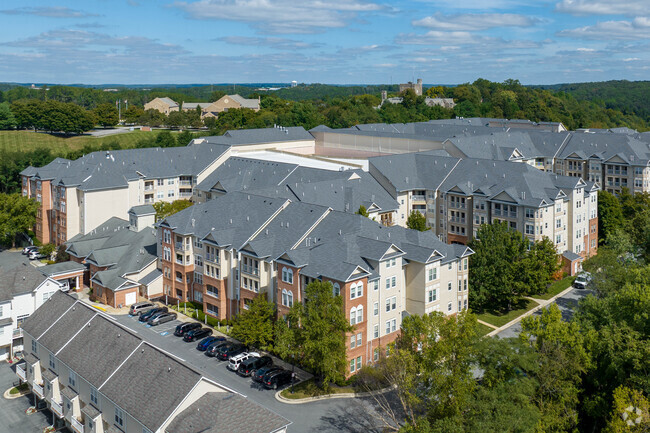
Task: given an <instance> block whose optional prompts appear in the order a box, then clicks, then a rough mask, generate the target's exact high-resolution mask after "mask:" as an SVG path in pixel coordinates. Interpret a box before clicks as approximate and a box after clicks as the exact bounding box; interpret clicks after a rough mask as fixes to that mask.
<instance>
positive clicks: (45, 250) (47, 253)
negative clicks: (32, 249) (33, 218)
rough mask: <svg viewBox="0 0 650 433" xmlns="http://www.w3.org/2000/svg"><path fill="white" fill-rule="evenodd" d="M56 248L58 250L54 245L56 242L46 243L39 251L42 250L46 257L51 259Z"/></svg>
mask: <svg viewBox="0 0 650 433" xmlns="http://www.w3.org/2000/svg"><path fill="white" fill-rule="evenodd" d="M54 250H56V245H54V244H45V245H43V246H42V247H41V248H40V249H39V250H38V252H40V253H41V254H43V255H44V256H45V257H47V258H48V259H49V258H50V256H52V253H53V252H54Z"/></svg>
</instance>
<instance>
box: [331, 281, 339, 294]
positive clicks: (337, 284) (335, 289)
mask: <svg viewBox="0 0 650 433" xmlns="http://www.w3.org/2000/svg"><path fill="white" fill-rule="evenodd" d="M332 293H333V294H334V296H339V295H340V294H341V286H339V283H334V289H333V290H332Z"/></svg>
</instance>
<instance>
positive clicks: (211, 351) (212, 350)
mask: <svg viewBox="0 0 650 433" xmlns="http://www.w3.org/2000/svg"><path fill="white" fill-rule="evenodd" d="M231 344H232V343H229V342H227V341H215V342H214V343H212V344H210V345H209V346H208V348H207V349H205V356H209V357H214V356H217V352H218V351H219V349H221V348H222V347H223V346H229V345H231Z"/></svg>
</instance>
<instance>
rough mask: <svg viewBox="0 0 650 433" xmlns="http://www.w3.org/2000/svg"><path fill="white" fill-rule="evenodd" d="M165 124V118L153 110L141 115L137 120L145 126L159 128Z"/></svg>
mask: <svg viewBox="0 0 650 433" xmlns="http://www.w3.org/2000/svg"><path fill="white" fill-rule="evenodd" d="M165 122H167V116H165V115H164V114H163V113H161V112H160V111H158V110H154V109H153V108H150V109H148V110H147V111H145V112H143V113H142V116H141V117H140V119H139V123H141V124H143V125H146V126H160V125H162V124H164V123H165Z"/></svg>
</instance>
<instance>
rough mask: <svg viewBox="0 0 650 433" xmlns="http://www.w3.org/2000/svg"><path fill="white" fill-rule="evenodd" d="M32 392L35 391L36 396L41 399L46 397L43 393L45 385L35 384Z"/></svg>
mask: <svg viewBox="0 0 650 433" xmlns="http://www.w3.org/2000/svg"><path fill="white" fill-rule="evenodd" d="M32 390H33V391H34V394H36V395H37V396H39V398H44V397H45V393H44V392H43V385H39V384H37V383H35V384H34V386H32Z"/></svg>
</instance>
